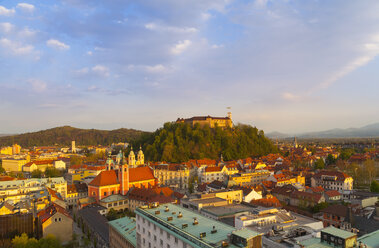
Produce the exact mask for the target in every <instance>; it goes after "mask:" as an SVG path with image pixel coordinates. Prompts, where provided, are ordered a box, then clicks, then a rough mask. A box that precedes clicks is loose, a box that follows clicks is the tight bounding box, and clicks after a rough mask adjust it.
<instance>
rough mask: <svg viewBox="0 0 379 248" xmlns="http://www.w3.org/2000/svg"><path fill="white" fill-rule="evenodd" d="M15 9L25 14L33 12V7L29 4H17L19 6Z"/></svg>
mask: <svg viewBox="0 0 379 248" xmlns="http://www.w3.org/2000/svg"><path fill="white" fill-rule="evenodd" d="M17 8H19V9H21V10H22V11H25V12H33V11H34V5H33V4H29V3H19V4H17Z"/></svg>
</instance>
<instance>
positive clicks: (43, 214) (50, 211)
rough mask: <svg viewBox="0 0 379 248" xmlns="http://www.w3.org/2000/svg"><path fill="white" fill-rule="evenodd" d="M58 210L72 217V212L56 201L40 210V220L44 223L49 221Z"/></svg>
mask: <svg viewBox="0 0 379 248" xmlns="http://www.w3.org/2000/svg"><path fill="white" fill-rule="evenodd" d="M57 212H59V213H61V214H63V215H65V216H66V217H68V218H70V219H72V218H71V216H70V214H69V213H68V212H67V211H66V209H64V208H62V207H61V206H59V205H57V204H55V203H52V204H51V205H50V206H48V207H47V208H45V209H44V210H41V211H40V212H38V214H37V216H38V217H39V219H40V221H41V222H42V223H44V222H45V221H47V220H48V219H49V218H50V217H51V216H53V215H54V214H55V213H57Z"/></svg>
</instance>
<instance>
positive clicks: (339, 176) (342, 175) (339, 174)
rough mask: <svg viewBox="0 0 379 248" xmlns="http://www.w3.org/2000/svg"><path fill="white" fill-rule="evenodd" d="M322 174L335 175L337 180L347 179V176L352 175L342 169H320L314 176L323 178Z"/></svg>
mask: <svg viewBox="0 0 379 248" xmlns="http://www.w3.org/2000/svg"><path fill="white" fill-rule="evenodd" d="M322 176H335V177H336V178H337V181H345V179H346V178H348V177H350V176H349V175H347V174H345V173H343V172H341V171H320V172H318V173H316V174H315V175H314V176H313V178H316V179H321V177H322Z"/></svg>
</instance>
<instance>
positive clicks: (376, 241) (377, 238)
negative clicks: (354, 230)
mask: <svg viewBox="0 0 379 248" xmlns="http://www.w3.org/2000/svg"><path fill="white" fill-rule="evenodd" d="M358 241H360V242H362V243H364V244H365V245H367V246H368V247H379V230H377V231H375V232H372V233H369V234H366V235H364V236H362V237H360V238H358Z"/></svg>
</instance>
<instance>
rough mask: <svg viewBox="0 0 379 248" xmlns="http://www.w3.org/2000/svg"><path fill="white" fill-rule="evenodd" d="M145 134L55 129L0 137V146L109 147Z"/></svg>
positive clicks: (66, 128)
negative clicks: (72, 145) (74, 145)
mask: <svg viewBox="0 0 379 248" xmlns="http://www.w3.org/2000/svg"><path fill="white" fill-rule="evenodd" d="M144 133H146V132H143V131H140V130H135V129H127V128H120V129H116V130H111V131H108V130H97V129H80V128H74V127H70V126H63V127H56V128H51V129H47V130H42V131H38V132H31V133H24V134H17V135H7V136H2V137H0V146H6V145H12V144H14V143H17V144H19V145H21V146H23V147H31V146H48V145H55V144H57V145H66V146H69V145H71V141H73V140H75V141H76V145H77V146H80V145H109V144H112V143H117V142H132V141H134V140H136V139H138V138H140V136H141V135H142V134H144Z"/></svg>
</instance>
